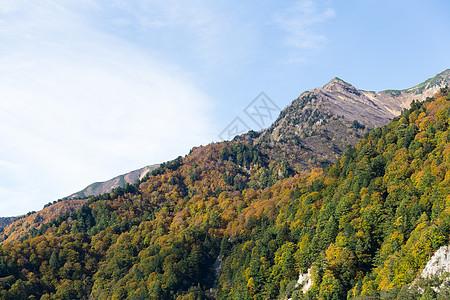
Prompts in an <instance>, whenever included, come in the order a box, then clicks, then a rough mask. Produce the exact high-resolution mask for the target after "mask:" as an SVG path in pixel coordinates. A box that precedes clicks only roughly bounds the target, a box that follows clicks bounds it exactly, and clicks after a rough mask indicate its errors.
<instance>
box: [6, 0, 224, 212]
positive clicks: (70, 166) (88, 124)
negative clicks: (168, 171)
mask: <svg viewBox="0 0 450 300" xmlns="http://www.w3.org/2000/svg"><path fill="white" fill-rule="evenodd" d="M61 3H62V4H61ZM61 3H59V4H56V2H54V1H45V0H37V1H24V0H23V1H2V2H1V3H0V40H1V41H2V43H1V46H0V140H1V147H0V148H1V150H0V199H1V201H0V215H14V214H19V213H25V212H27V211H29V210H36V209H39V208H41V207H42V204H43V203H46V202H48V201H53V200H56V199H57V198H58V197H62V196H66V195H68V194H70V193H72V192H74V191H76V190H77V189H81V188H83V187H84V186H85V185H87V184H89V183H91V182H93V181H96V180H106V179H108V178H109V177H112V176H114V175H117V174H120V173H121V172H125V171H128V170H130V169H131V168H138V167H142V166H144V165H146V164H150V163H156V162H161V161H164V160H168V159H171V158H174V157H176V156H177V155H180V154H183V153H186V152H187V151H188V150H189V149H190V148H191V147H192V146H193V145H196V144H204V143H207V142H209V141H211V140H212V138H213V136H214V134H215V133H216V131H217V130H214V127H213V126H212V124H211V120H210V118H209V116H210V114H209V109H210V99H209V98H208V97H207V96H206V95H204V94H203V93H202V92H201V91H200V90H199V89H198V88H196V86H195V85H194V84H193V83H192V82H191V79H190V78H189V76H188V75H186V74H185V72H184V71H183V70H180V69H179V68H178V67H175V66H173V65H171V64H169V63H164V62H161V61H160V60H159V61H155V60H154V59H153V58H152V57H150V56H149V55H147V54H145V53H143V52H142V51H141V50H139V49H137V48H135V47H133V46H131V45H130V44H127V42H126V41H124V40H123V39H118V38H116V37H114V36H113V35H111V34H107V33H105V32H104V31H102V30H100V29H98V28H96V27H94V26H93V25H92V24H90V22H89V20H86V18H85V16H84V14H80V12H85V10H86V7H88V8H89V9H99V8H98V3H95V2H92V1H84V2H82V1H79V2H76V3H75V2H70V1H63V2H61Z"/></svg>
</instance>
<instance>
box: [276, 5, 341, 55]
mask: <svg viewBox="0 0 450 300" xmlns="http://www.w3.org/2000/svg"><path fill="white" fill-rule="evenodd" d="M335 15H336V13H335V11H334V10H333V9H332V8H331V7H329V3H328V2H320V1H317V0H302V1H298V2H296V3H295V5H293V6H292V7H289V8H288V9H285V10H282V11H279V12H277V13H275V15H274V22H275V24H277V25H278V26H279V27H280V28H281V29H282V30H283V31H284V32H285V33H286V35H285V37H284V43H285V45H286V46H288V47H292V48H294V49H295V52H293V53H292V55H291V61H292V62H295V61H297V62H305V61H306V57H308V56H309V55H310V54H311V53H313V52H314V51H317V50H320V49H321V48H322V47H323V46H324V45H325V44H326V42H327V38H326V36H325V35H323V34H321V33H318V32H317V31H316V30H315V29H314V28H315V27H316V26H317V25H319V24H321V23H324V22H326V21H328V20H329V19H331V18H333V17H335Z"/></svg>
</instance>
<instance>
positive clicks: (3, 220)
mask: <svg viewBox="0 0 450 300" xmlns="http://www.w3.org/2000/svg"><path fill="white" fill-rule="evenodd" d="M17 218H18V217H0V228H2V227H5V226H8V225H9V224H11V223H12V222H14V221H15V220H16V219H17Z"/></svg>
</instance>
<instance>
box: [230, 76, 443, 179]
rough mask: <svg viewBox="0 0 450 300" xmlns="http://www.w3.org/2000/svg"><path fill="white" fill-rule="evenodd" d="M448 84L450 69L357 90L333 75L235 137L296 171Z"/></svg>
mask: <svg viewBox="0 0 450 300" xmlns="http://www.w3.org/2000/svg"><path fill="white" fill-rule="evenodd" d="M446 85H450V70H446V71H444V72H442V73H440V74H438V75H436V76H435V77H433V78H431V79H428V80H427V81H425V82H423V83H421V84H419V85H417V86H415V87H413V88H410V89H406V90H388V91H382V92H370V91H363V90H359V89H357V88H355V87H354V86H352V85H351V84H349V83H347V82H345V81H343V80H341V79H339V78H333V79H332V80H331V81H330V82H329V83H327V84H326V85H325V86H323V87H322V88H316V89H313V90H310V91H307V92H304V93H303V94H301V95H300V97H298V98H297V99H296V100H294V101H293V102H292V104H290V105H289V106H288V107H287V108H286V109H284V110H283V111H282V112H281V114H280V116H279V118H278V119H277V120H276V122H275V123H274V124H273V125H272V126H270V127H269V128H268V129H266V130H264V131H262V132H261V133H254V132H251V133H249V134H244V135H242V136H239V137H237V138H236V140H238V141H246V142H248V143H252V144H255V145H258V146H259V147H261V149H262V151H263V152H264V153H266V154H268V155H269V156H270V157H272V158H274V159H279V160H280V159H281V160H285V161H287V162H289V163H290V165H291V166H292V167H294V168H295V169H296V170H297V171H299V172H304V171H306V170H308V169H310V168H311V167H317V166H323V165H330V164H332V163H334V162H335V161H336V159H337V158H338V157H340V156H341V155H342V153H343V152H344V150H345V149H346V147H348V146H355V145H356V143H357V142H358V141H359V140H360V139H361V137H362V136H363V135H364V134H365V133H366V132H368V131H369V130H371V129H373V128H375V127H378V126H382V125H385V124H387V123H388V122H389V121H390V120H391V119H392V118H394V117H396V116H398V115H399V114H400V112H401V111H402V110H403V109H405V108H409V105H410V103H411V102H412V101H413V100H419V101H423V100H425V99H426V98H427V97H430V96H432V95H434V94H435V93H436V92H437V91H439V89H440V88H442V87H445V86H446Z"/></svg>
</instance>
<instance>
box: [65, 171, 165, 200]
mask: <svg viewBox="0 0 450 300" xmlns="http://www.w3.org/2000/svg"><path fill="white" fill-rule="evenodd" d="M158 166H159V164H155V165H150V166H146V167H143V168H140V169H137V170H134V171H131V172H128V173H126V174H122V175H119V176H116V177H114V178H112V179H110V180H107V181H103V182H95V183H93V184H90V185H89V186H87V187H86V188H84V189H83V190H81V191H79V192H76V193H74V194H72V195H70V196H68V197H66V198H65V199H83V198H88V197H90V196H98V195H102V194H105V193H109V192H111V191H112V190H113V189H115V188H117V187H122V186H124V185H125V184H126V183H129V184H133V183H135V182H136V181H137V180H140V179H142V178H143V177H144V176H145V175H147V173H148V172H151V171H153V170H155V169H156V168H158Z"/></svg>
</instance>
